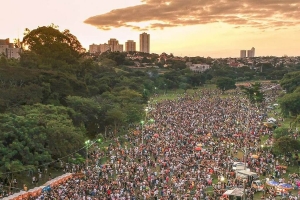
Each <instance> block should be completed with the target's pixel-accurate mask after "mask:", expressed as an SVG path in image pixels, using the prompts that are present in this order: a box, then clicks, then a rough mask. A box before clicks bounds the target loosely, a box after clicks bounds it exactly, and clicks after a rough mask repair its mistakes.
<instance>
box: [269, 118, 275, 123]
mask: <svg viewBox="0 0 300 200" xmlns="http://www.w3.org/2000/svg"><path fill="white" fill-rule="evenodd" d="M268 122H273V123H275V122H276V119H275V118H273V117H270V118H269V119H268Z"/></svg>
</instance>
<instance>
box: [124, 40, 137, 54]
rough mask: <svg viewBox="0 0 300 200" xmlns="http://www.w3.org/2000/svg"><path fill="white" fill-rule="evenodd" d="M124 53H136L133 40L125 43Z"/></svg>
mask: <svg viewBox="0 0 300 200" xmlns="http://www.w3.org/2000/svg"><path fill="white" fill-rule="evenodd" d="M125 51H127V52H129V51H136V44H135V42H134V41H133V40H127V42H125Z"/></svg>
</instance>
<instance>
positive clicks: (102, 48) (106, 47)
mask: <svg viewBox="0 0 300 200" xmlns="http://www.w3.org/2000/svg"><path fill="white" fill-rule="evenodd" d="M99 49H100V52H101V53H104V52H106V51H108V50H110V45H108V44H106V43H104V44H100V45H99Z"/></svg>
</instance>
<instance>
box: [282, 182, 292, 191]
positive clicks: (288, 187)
mask: <svg viewBox="0 0 300 200" xmlns="http://www.w3.org/2000/svg"><path fill="white" fill-rule="evenodd" d="M278 187H279V188H280V189H285V190H292V189H294V187H293V186H292V185H291V184H288V183H280V184H279V185H278Z"/></svg>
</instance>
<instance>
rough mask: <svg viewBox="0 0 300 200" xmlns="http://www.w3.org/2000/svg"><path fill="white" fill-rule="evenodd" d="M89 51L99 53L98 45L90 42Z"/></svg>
mask: <svg viewBox="0 0 300 200" xmlns="http://www.w3.org/2000/svg"><path fill="white" fill-rule="evenodd" d="M89 52H90V53H99V52H100V45H97V44H91V45H90V46H89Z"/></svg>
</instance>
